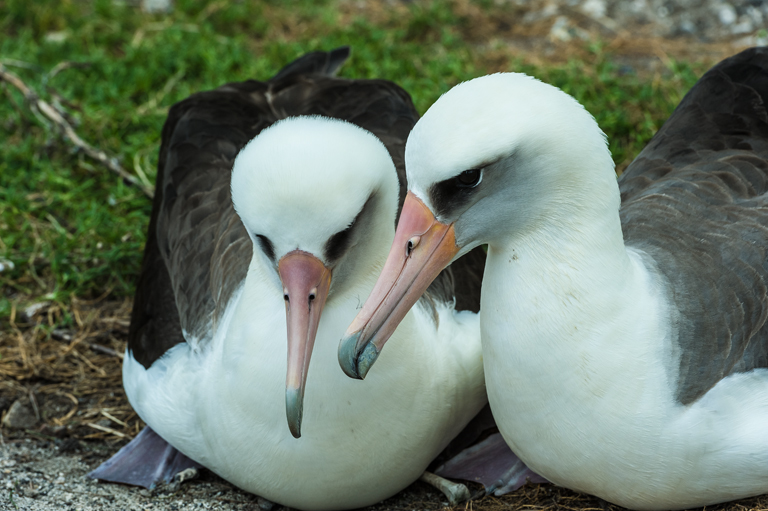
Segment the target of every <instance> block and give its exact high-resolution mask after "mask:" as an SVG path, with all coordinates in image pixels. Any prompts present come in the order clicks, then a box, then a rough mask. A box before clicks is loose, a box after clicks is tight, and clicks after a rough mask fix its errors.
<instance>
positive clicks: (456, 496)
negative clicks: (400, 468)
mask: <svg viewBox="0 0 768 511" xmlns="http://www.w3.org/2000/svg"><path fill="white" fill-rule="evenodd" d="M419 480H420V481H424V482H425V483H427V484H429V485H432V486H434V487H435V488H437V489H438V490H440V491H441V492H442V493H443V495H445V496H446V497H447V498H448V503H449V504H450V505H451V506H455V505H456V504H458V503H460V502H464V501H466V500H469V497H470V494H469V489H468V488H467V487H466V486H465V485H463V484H461V483H454V482H452V481H449V480H448V479H443V478H442V477H440V476H438V475H435V474H433V473H432V472H426V471H425V472H424V473H423V474H421V477H419Z"/></svg>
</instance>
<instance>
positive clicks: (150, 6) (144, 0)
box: [141, 0, 173, 13]
mask: <svg viewBox="0 0 768 511" xmlns="http://www.w3.org/2000/svg"><path fill="white" fill-rule="evenodd" d="M141 10H142V11H144V12H152V13H168V12H171V11H172V10H173V2H172V1H171V0H141Z"/></svg>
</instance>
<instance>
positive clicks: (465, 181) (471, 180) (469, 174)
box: [456, 169, 482, 186]
mask: <svg viewBox="0 0 768 511" xmlns="http://www.w3.org/2000/svg"><path fill="white" fill-rule="evenodd" d="M481 176H482V170H481V169H469V170H465V171H464V172H462V173H461V174H459V175H458V177H457V178H456V180H457V181H458V183H459V185H461V186H477V184H478V183H479V182H480V177H481Z"/></svg>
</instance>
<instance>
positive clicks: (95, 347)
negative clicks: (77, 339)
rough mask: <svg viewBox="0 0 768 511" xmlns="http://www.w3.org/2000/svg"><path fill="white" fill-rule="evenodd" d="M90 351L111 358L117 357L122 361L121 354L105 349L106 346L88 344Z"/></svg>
mask: <svg viewBox="0 0 768 511" xmlns="http://www.w3.org/2000/svg"><path fill="white" fill-rule="evenodd" d="M89 346H90V347H91V349H92V350H93V351H98V352H99V353H104V354H105V355H111V356H113V357H117V358H119V359H121V360H122V358H123V354H122V353H118V352H117V351H115V350H113V349H112V348H107V347H106V346H102V345H101V344H89Z"/></svg>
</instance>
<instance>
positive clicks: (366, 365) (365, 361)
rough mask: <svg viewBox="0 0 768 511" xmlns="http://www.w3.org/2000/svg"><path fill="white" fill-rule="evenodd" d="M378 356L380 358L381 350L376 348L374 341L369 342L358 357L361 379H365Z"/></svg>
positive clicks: (358, 369)
mask: <svg viewBox="0 0 768 511" xmlns="http://www.w3.org/2000/svg"><path fill="white" fill-rule="evenodd" d="M377 358H379V350H377V349H376V346H374V345H373V343H372V342H369V343H368V344H367V345H366V346H365V349H364V350H363V352H362V353H361V354H360V356H359V357H358V358H357V371H358V373H359V374H360V379H361V380H362V379H365V377H366V375H367V374H368V371H369V370H370V369H371V366H372V365H373V363H374V362H376V359H377Z"/></svg>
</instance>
